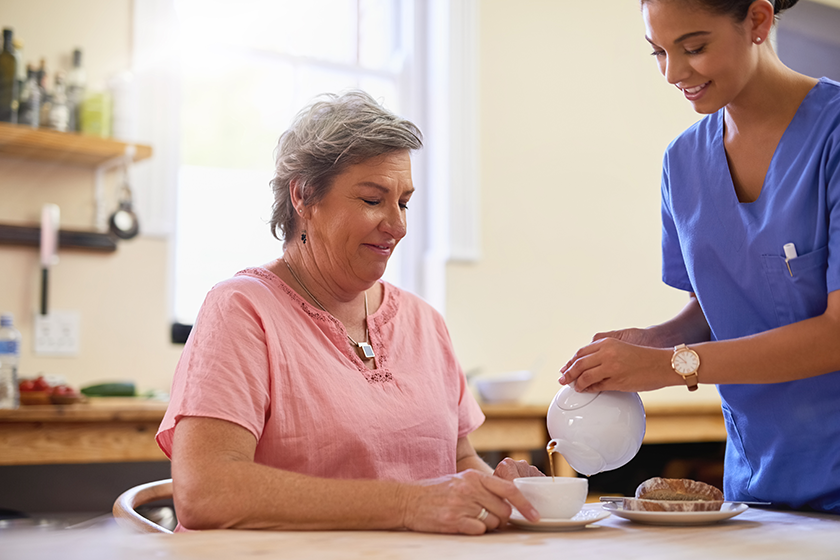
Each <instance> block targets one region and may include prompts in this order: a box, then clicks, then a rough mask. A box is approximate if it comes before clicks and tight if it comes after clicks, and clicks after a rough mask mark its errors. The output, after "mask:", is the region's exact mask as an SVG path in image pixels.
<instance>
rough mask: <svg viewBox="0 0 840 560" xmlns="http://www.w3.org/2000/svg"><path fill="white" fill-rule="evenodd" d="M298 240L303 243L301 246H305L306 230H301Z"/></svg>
mask: <svg viewBox="0 0 840 560" xmlns="http://www.w3.org/2000/svg"><path fill="white" fill-rule="evenodd" d="M300 240H301V241H303V244H304V245H306V230H303V231H302V232H301V233H300Z"/></svg>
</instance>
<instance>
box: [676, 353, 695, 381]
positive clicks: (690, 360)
mask: <svg viewBox="0 0 840 560" xmlns="http://www.w3.org/2000/svg"><path fill="white" fill-rule="evenodd" d="M699 367H700V358H699V357H698V356H697V354H695V353H694V352H692V351H691V350H680V351H679V352H677V353H676V354H675V355H674V369H675V370H676V371H677V373H679V374H682V375H690V374H692V373H694V372H695V371H697V369H698V368H699Z"/></svg>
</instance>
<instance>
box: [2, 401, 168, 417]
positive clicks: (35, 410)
mask: <svg viewBox="0 0 840 560" xmlns="http://www.w3.org/2000/svg"><path fill="white" fill-rule="evenodd" d="M168 404H169V403H167V402H164V401H157V400H151V399H141V398H137V397H91V398H89V399H88V401H87V402H84V403H79V404H66V405H61V404H53V405H49V404H47V405H28V406H27V405H24V406H21V407H20V408H18V409H16V410H0V422H147V421H157V422H160V421H161V420H162V419H163V415H164V414H165V413H166V407H167V405H168Z"/></svg>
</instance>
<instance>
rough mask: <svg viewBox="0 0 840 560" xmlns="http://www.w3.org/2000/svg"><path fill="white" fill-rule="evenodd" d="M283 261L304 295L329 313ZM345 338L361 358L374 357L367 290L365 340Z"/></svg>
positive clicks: (287, 263) (285, 261)
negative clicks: (369, 325) (358, 340)
mask: <svg viewBox="0 0 840 560" xmlns="http://www.w3.org/2000/svg"><path fill="white" fill-rule="evenodd" d="M283 262H284V263H286V268H288V269H289V272H291V273H292V276H294V278H295V280H296V281H297V283H298V284H300V287H301V288H303V291H304V292H306V295H308V296H309V297H310V298H312V301H314V302H315V305H317V306H318V307H320V308H321V309H323V310H324V311H325V312H326V313H330V312H329V311H327V308H326V307H324V306H323V305H321V302H320V301H318V299H317V298H316V297H315V296H313V295H312V292H310V291H309V290H308V289H307V287H306V285H305V284H304V283H303V282H302V281H301V279H300V278H298V275H297V274H295V271H294V270H292V267H291V265H290V264H289V261H287V260H286V259H283ZM330 315H332V313H330ZM333 316H334V315H333ZM347 338H349V339H350V342H352V343H353V346H355V347H356V348H358V350H359V356H361V357H362V359H369V358H375V357H376V355H375V354H374V353H373V346H371V345H370V344H369V343H368V340H370V337H369V336H368V301H367V292H365V340H364V341H363V342H356V341H355V340H353V337H352V336H350V335H349V334H348V335H347Z"/></svg>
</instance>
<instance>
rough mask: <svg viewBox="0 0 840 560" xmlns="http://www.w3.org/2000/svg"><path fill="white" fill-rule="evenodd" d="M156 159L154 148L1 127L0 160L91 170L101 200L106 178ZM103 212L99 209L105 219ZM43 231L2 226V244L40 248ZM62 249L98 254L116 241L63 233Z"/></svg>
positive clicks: (90, 234) (102, 236) (97, 234)
mask: <svg viewBox="0 0 840 560" xmlns="http://www.w3.org/2000/svg"><path fill="white" fill-rule="evenodd" d="M151 156H152V148H151V147H150V146H146V145H142V144H131V143H126V142H120V141H117V140H113V139H110V138H98V137H95V136H86V135H82V134H77V133H72V132H58V131H55V130H45V129H35V128H32V127H29V126H23V125H16V124H9V123H0V158H22V159H27V160H36V161H42V162H45V163H46V162H49V163H52V164H59V165H72V166H76V167H85V168H89V169H90V170H91V172H93V173H95V189H96V190H97V193H96V194H97V196H96V198H97V200H100V199H101V198H102V197H101V196H100V195H101V191H102V190H103V188H104V187H103V186H102V177H103V174H104V173H105V172H106V171H107V170H109V169H111V168H113V167H116V166H118V165H122V164H124V163H125V162H130V163H134V162H138V161H141V160H144V159H148V158H150V157H151ZM102 212H103V209H102V208H98V209H97V215H101V214H102ZM39 241H40V228H39V227H37V226H32V227H29V226H19V225H10V224H0V244H7V245H9V244H11V245H27V246H36V247H37V246H38V244H39ZM59 245H60V246H61V247H62V248H63V249H67V248H76V249H88V250H94V251H115V250H116V247H117V245H116V240H115V239H114V238H113V237H112V236H111V235H109V234H108V233H102V232H99V231H72V230H61V232H60V233H59Z"/></svg>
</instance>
